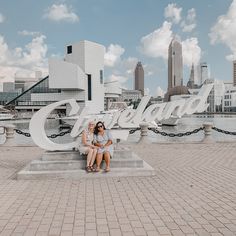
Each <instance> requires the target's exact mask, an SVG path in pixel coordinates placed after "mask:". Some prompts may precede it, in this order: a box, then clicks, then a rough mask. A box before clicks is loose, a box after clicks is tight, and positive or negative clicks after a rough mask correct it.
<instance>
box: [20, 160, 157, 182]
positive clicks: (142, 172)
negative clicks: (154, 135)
mask: <svg viewBox="0 0 236 236" xmlns="http://www.w3.org/2000/svg"><path fill="white" fill-rule="evenodd" d="M155 174H156V172H155V170H154V169H153V168H152V167H151V166H150V165H148V164H147V163H146V162H144V163H143V167H142V168H111V171H110V172H108V173H107V172H105V171H103V170H102V171H101V172H95V173H94V172H93V173H87V172H86V171H85V170H81V169H80V170H55V171H46V170H44V171H30V170H29V166H26V167H25V168H24V169H23V170H21V171H20V172H18V174H17V179H19V180H22V179H24V180H43V179H82V178H86V179H87V178H108V177H126V176H154V175H155Z"/></svg>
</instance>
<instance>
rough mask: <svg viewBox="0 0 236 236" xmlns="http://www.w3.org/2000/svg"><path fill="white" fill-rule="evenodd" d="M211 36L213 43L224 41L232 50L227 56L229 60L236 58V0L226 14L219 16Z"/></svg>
mask: <svg viewBox="0 0 236 236" xmlns="http://www.w3.org/2000/svg"><path fill="white" fill-rule="evenodd" d="M209 37H210V40H211V44H216V43H223V44H225V45H226V46H227V47H228V48H229V49H230V50H231V52H232V53H231V55H228V56H226V58H227V59H228V60H232V59H235V58H236V0H233V2H232V4H231V5H230V7H229V9H228V12H227V13H226V14H225V15H221V16H219V17H218V19H217V22H216V23H215V25H214V26H213V27H212V28H211V32H210V33H209Z"/></svg>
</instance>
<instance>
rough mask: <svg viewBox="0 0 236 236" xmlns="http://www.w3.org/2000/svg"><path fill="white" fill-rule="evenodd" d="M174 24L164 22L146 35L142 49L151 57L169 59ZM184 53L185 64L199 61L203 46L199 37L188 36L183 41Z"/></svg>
mask: <svg viewBox="0 0 236 236" xmlns="http://www.w3.org/2000/svg"><path fill="white" fill-rule="evenodd" d="M171 27H172V24H171V23H169V22H166V21H165V22H164V23H163V25H162V27H161V28H159V29H157V30H155V31H154V32H152V33H150V34H148V35H146V36H144V37H143V38H142V39H141V43H142V46H141V50H142V52H143V53H144V54H145V55H146V56H149V57H154V58H163V59H164V60H167V59H168V48H169V44H170V42H171V40H172V38H173V32H172V29H171ZM182 54H183V63H184V65H187V66H191V65H192V62H194V63H196V64H197V63H199V61H200V58H201V48H200V47H199V45H198V39H197V38H187V39H186V40H184V41H182Z"/></svg>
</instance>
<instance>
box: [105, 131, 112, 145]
mask: <svg viewBox="0 0 236 236" xmlns="http://www.w3.org/2000/svg"><path fill="white" fill-rule="evenodd" d="M107 137H108V141H107V143H106V144H105V145H104V147H107V146H110V145H112V143H113V142H112V136H111V132H110V131H108V130H107Z"/></svg>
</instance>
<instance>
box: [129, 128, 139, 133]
mask: <svg viewBox="0 0 236 236" xmlns="http://www.w3.org/2000/svg"><path fill="white" fill-rule="evenodd" d="M138 130H140V128H136V129H131V130H130V131H129V134H134V133H135V132H136V131H138Z"/></svg>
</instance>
